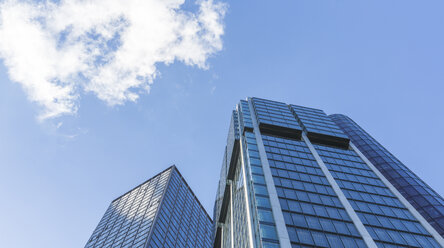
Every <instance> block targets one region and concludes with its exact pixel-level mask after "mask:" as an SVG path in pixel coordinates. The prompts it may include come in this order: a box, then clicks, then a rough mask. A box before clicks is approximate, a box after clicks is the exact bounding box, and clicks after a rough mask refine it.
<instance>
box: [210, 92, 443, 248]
mask: <svg viewBox="0 0 444 248" xmlns="http://www.w3.org/2000/svg"><path fill="white" fill-rule="evenodd" d="M442 206H443V200H442V197H440V196H439V195H438V194H437V193H436V192H435V191H433V190H432V189H430V187H428V186H427V185H426V184H425V183H424V182H422V181H421V180H420V179H419V178H418V177H417V176H416V175H414V174H413V173H412V172H411V171H410V170H408V169H407V168H406V167H405V166H404V165H403V164H402V163H401V162H399V160H397V159H396V158H394V157H393V155H391V154H390V153H389V152H388V151H386V150H385V149H384V148H383V147H382V146H381V145H380V144H379V143H377V142H376V141H375V140H374V139H372V138H371V137H370V136H369V135H368V134H367V133H365V131H364V130H362V128H360V127H359V126H357V125H356V124H355V123H354V122H353V121H351V120H350V119H348V118H347V117H345V116H342V115H333V116H327V115H326V114H325V113H324V112H323V111H322V110H319V109H313V108H307V107H302V106H296V105H291V104H285V103H281V102H275V101H270V100H264V99H259V98H248V99H247V100H241V101H240V102H239V104H237V106H236V109H235V110H234V111H233V114H232V119H231V123H230V128H229V133H228V139H227V145H226V148H225V153H224V158H223V161H222V169H221V176H220V181H219V185H218V190H217V195H216V201H215V205H214V212H213V221H214V222H213V236H214V242H213V247H215V248H222V247H223V248H225V247H230V248H241V247H262V248H277V247H285V248H287V247H292V248H296V247H372V248H373V247H390V248H391V247H444V240H443V238H442V236H441V235H440V233H441V234H442V220H443V219H442V216H443V213H444V211H443V209H442Z"/></svg>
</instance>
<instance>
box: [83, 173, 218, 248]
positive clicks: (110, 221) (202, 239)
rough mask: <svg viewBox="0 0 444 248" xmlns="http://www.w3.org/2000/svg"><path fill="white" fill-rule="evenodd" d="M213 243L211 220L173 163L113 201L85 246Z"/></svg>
mask: <svg viewBox="0 0 444 248" xmlns="http://www.w3.org/2000/svg"><path fill="white" fill-rule="evenodd" d="M211 246H212V221H211V219H210V217H209V216H208V214H207V212H206V211H205V209H204V208H203V207H202V206H201V204H200V202H199V201H198V199H197V198H196V196H195V195H194V194H193V192H192V191H191V189H190V187H189V186H188V185H187V183H186V182H185V180H184V179H183V177H182V176H181V174H180V173H179V171H178V170H177V168H176V167H175V166H172V167H170V168H168V169H166V170H165V171H163V172H161V173H159V174H158V175H156V176H154V177H153V178H151V179H149V180H148V181H146V182H144V183H142V184H140V185H139V186H137V187H135V188H134V189H132V190H130V191H129V192H127V193H125V194H124V195H122V196H120V197H119V198H117V199H115V200H114V201H112V202H111V204H110V206H109V207H108V209H107V210H106V212H105V214H104V216H103V217H102V219H101V220H100V222H99V224H98V225H97V227H96V229H95V230H94V232H93V234H92V235H91V238H90V239H89V240H88V242H87V244H86V246H85V248H93V247H94V248H151V247H153V248H154V247H186V248H208V247H211Z"/></svg>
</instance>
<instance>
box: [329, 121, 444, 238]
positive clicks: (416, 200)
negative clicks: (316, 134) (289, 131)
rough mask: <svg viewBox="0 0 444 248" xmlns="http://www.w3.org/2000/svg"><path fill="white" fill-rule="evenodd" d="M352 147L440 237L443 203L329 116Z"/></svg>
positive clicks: (368, 140) (370, 141) (364, 137)
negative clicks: (369, 162)
mask: <svg viewBox="0 0 444 248" xmlns="http://www.w3.org/2000/svg"><path fill="white" fill-rule="evenodd" d="M330 117H331V119H332V120H333V121H334V122H335V123H336V124H337V125H338V126H339V127H340V128H341V129H342V130H343V131H344V133H345V134H346V135H347V136H348V137H350V140H351V141H352V142H353V144H355V145H356V147H357V148H358V149H359V150H360V151H361V152H362V153H363V154H364V155H365V156H366V157H367V158H368V160H370V161H371V162H372V163H373V165H375V167H376V168H377V169H378V170H379V171H380V172H381V173H382V174H383V175H384V176H385V178H387V179H388V180H389V181H390V183H392V184H393V186H395V187H396V189H397V190H398V191H399V192H400V193H401V194H402V195H403V196H404V197H405V198H406V199H407V200H408V201H409V203H410V204H412V206H413V207H415V209H416V210H418V212H419V213H420V214H421V215H422V216H423V217H424V218H425V219H426V220H427V221H428V222H429V223H430V224H431V225H432V226H433V227H434V228H435V230H436V231H438V233H439V234H440V235H441V236H443V237H444V199H443V198H442V196H440V195H439V194H438V193H436V192H435V191H434V190H433V189H432V188H430V186H428V185H427V184H426V183H425V182H424V181H422V180H421V179H420V178H419V177H418V176H417V175H416V174H415V173H413V172H412V171H411V170H409V168H407V166H405V165H404V164H403V163H402V162H401V161H399V160H398V159H397V158H396V157H395V156H393V154H391V153H390V152H389V151H387V149H385V148H384V147H383V146H382V145H381V144H379V142H378V141H376V140H375V139H374V138H373V137H372V136H370V135H369V134H368V133H367V132H366V131H365V130H364V129H362V128H361V127H360V126H359V125H358V124H356V122H354V121H353V120H352V119H350V118H349V117H347V116H345V115H339V114H335V115H330Z"/></svg>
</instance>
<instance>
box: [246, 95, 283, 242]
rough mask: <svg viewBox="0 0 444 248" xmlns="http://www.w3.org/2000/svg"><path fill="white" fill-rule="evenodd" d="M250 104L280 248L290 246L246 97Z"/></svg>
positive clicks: (259, 136) (257, 131)
mask: <svg viewBox="0 0 444 248" xmlns="http://www.w3.org/2000/svg"><path fill="white" fill-rule="evenodd" d="M248 103H249V106H250V113H251V120H252V122H253V127H254V134H255V136H256V143H257V147H258V150H259V156H260V157H261V162H262V169H263V171H264V177H265V183H266V184H267V190H268V194H269V197H270V202H271V211H272V212H273V217H274V221H275V224H276V230H277V235H278V238H279V243H280V246H281V247H282V248H291V243H290V238H289V236H288V231H287V227H286V225H285V220H284V215H283V214H282V208H281V204H280V203H279V198H278V195H277V192H276V188H275V185H274V181H273V176H272V175H271V170H270V164H269V163H268V158H267V153H266V152H265V147H264V143H263V141H262V136H261V133H260V130H259V125H258V123H257V120H256V116H255V114H254V108H253V104H252V103H251V100H250V99H248Z"/></svg>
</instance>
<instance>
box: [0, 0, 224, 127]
mask: <svg viewBox="0 0 444 248" xmlns="http://www.w3.org/2000/svg"><path fill="white" fill-rule="evenodd" d="M183 4H184V0H106V1H104V0H61V1H37V2H31V1H23V0H22V1H19V0H6V1H4V2H2V3H0V57H1V58H2V59H3V62H4V64H5V66H6V67H7V68H8V72H9V76H10V78H11V80H13V81H15V82H18V83H20V84H21V85H22V86H23V88H24V89H25V91H26V92H27V94H28V96H29V98H30V100H32V101H34V102H37V103H38V104H40V105H41V106H42V107H43V111H42V113H41V115H40V118H41V119H46V118H52V117H57V116H60V115H63V114H73V113H75V112H76V111H77V108H78V99H79V97H80V94H81V93H83V92H93V93H94V94H95V95H96V96H97V97H98V98H99V99H101V100H103V101H105V102H106V103H108V104H109V105H116V104H123V103H125V102H126V101H135V100H137V98H138V97H139V95H140V94H141V93H143V92H149V89H150V85H151V84H152V83H153V80H154V79H155V78H156V76H157V75H158V71H157V68H156V65H157V64H158V63H165V64H170V63H173V62H174V61H181V62H183V63H185V64H186V65H190V66H197V67H199V68H202V69H206V68H207V59H208V57H209V56H211V55H212V54H214V53H215V52H217V51H220V50H221V49H222V39H221V36H222V35H223V33H224V27H223V23H222V21H223V17H224V14H225V9H226V6H225V4H223V3H220V2H213V1H212V0H201V1H198V2H197V6H198V10H197V11H195V12H193V11H190V10H185V9H184V8H183Z"/></svg>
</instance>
